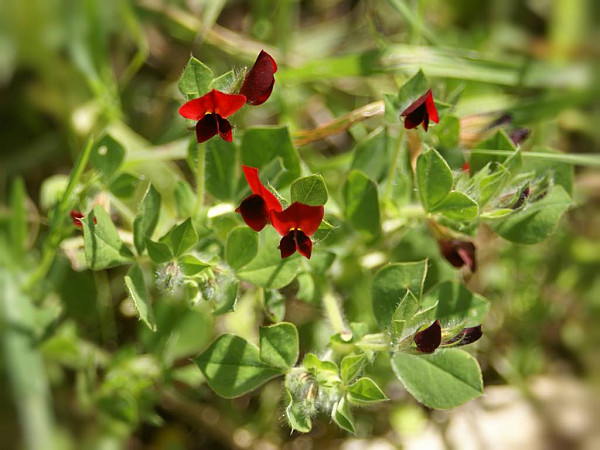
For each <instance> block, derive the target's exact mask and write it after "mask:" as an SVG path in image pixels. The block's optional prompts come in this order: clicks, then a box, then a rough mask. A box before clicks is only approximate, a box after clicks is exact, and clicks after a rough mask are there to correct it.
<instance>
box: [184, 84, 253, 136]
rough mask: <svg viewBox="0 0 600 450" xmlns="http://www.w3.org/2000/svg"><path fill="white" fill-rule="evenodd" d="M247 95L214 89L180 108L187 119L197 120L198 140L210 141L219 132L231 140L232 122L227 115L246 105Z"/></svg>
mask: <svg viewBox="0 0 600 450" xmlns="http://www.w3.org/2000/svg"><path fill="white" fill-rule="evenodd" d="M244 103H246V97H244V96H243V95H239V94H225V93H224V92H221V91H217V90H216V89H213V90H212V91H210V92H209V93H208V94H205V95H203V96H202V97H200V98H195V99H193V100H190V101H189V102H187V103H186V104H184V105H183V106H182V107H181V108H179V114H180V115H182V116H183V117H185V118H186V119H192V120H197V121H198V123H196V138H197V139H198V142H205V141H208V140H209V139H210V138H212V137H213V136H216V135H217V134H218V135H219V136H221V138H222V139H223V140H225V141H227V142H231V141H232V139H233V136H232V135H231V124H230V123H229V121H228V120H227V117H229V116H231V115H232V114H233V113H235V112H236V111H237V110H238V109H240V108H241V107H242V106H244Z"/></svg>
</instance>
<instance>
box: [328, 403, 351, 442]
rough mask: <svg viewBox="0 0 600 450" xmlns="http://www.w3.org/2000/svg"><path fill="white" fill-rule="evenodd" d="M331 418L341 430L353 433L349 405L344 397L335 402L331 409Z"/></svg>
mask: <svg viewBox="0 0 600 450" xmlns="http://www.w3.org/2000/svg"><path fill="white" fill-rule="evenodd" d="M331 418H332V419H333V421H334V422H335V423H336V424H337V425H338V426H339V427H340V428H341V429H343V430H346V431H347V432H349V433H354V419H353V418H352V414H351V413H350V407H349V405H348V401H347V400H346V398H345V397H342V399H341V400H340V401H339V402H337V403H336V404H335V406H334V407H333V411H331Z"/></svg>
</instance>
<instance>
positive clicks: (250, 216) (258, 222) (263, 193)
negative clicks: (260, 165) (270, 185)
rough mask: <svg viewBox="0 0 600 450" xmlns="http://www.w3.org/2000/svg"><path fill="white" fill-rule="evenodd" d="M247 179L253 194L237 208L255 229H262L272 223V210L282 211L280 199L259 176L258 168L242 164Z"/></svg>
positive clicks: (245, 220) (247, 223)
mask: <svg viewBox="0 0 600 450" xmlns="http://www.w3.org/2000/svg"><path fill="white" fill-rule="evenodd" d="M242 170H243V171H244V176H245V177H246V181H247V182H248V185H249V186H250V189H251V190H252V195H251V196H249V197H246V198H245V199H244V200H243V201H242V203H241V204H240V206H239V207H238V208H237V209H236V210H235V211H236V212H239V213H240V214H241V215H242V219H244V222H246V225H248V226H249V227H250V228H252V229H253V230H254V231H260V230H262V229H263V228H264V227H265V225H267V224H268V223H271V218H270V216H271V211H281V209H282V208H281V204H280V203H279V200H277V198H276V197H275V196H274V195H273V193H272V192H271V191H269V189H267V187H266V186H264V185H263V184H262V183H261V182H260V179H259V178H258V169H257V168H255V167H248V166H244V165H242Z"/></svg>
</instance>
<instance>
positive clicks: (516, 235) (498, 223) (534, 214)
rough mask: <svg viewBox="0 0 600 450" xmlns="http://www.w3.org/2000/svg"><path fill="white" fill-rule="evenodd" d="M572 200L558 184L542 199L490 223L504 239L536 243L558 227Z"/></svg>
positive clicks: (521, 242) (522, 242) (520, 242)
mask: <svg viewBox="0 0 600 450" xmlns="http://www.w3.org/2000/svg"><path fill="white" fill-rule="evenodd" d="M571 204H572V201H571V197H569V194H567V193H566V191H565V190H564V188H563V187H562V186H559V185H556V186H554V187H553V188H551V190H550V192H549V193H548V194H547V195H546V196H545V197H544V198H543V199H541V200H538V201H536V202H533V203H529V204H528V205H527V206H526V207H525V208H523V209H521V210H519V211H515V212H514V213H513V214H511V215H509V216H506V217H505V218H502V219H498V220H494V221H493V222H491V223H490V226H491V227H492V229H493V230H494V231H495V232H496V233H497V234H498V235H500V236H502V237H503V238H504V239H507V240H509V241H512V242H517V243H519V244H536V243H538V242H541V241H543V240H544V239H546V238H547V237H548V236H549V235H550V234H551V233H552V231H553V230H554V228H556V225H557V224H558V222H559V220H560V218H561V217H562V215H563V214H564V212H565V211H566V210H567V209H569V206H571Z"/></svg>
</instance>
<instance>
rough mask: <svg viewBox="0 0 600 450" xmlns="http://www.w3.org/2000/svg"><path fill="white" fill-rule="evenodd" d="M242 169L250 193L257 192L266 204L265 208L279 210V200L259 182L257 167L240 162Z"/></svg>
mask: <svg viewBox="0 0 600 450" xmlns="http://www.w3.org/2000/svg"><path fill="white" fill-rule="evenodd" d="M242 170H243V171H244V176H245V177H246V181H247V182H248V186H250V189H251V190H252V193H253V194H258V195H260V196H261V197H262V198H263V199H264V201H265V203H266V204H267V209H269V210H274V211H281V209H282V208H281V203H279V200H277V198H276V197H275V196H274V195H273V193H272V192H271V191H270V190H269V189H267V187H266V186H265V185H264V184H262V183H261V182H260V178H259V177H258V169H257V168H256V167H249V166H244V165H243V164H242Z"/></svg>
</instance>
